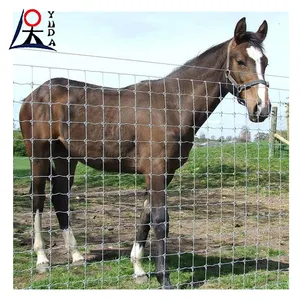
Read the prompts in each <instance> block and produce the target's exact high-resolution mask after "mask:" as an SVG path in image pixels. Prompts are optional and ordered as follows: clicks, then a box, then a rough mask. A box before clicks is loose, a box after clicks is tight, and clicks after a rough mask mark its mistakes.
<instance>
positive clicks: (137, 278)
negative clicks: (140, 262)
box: [134, 274, 149, 284]
mask: <svg viewBox="0 0 300 300" xmlns="http://www.w3.org/2000/svg"><path fill="white" fill-rule="evenodd" d="M134 280H135V283H137V284H145V283H148V282H149V278H148V276H147V275H146V274H145V275H139V276H136V275H134Z"/></svg>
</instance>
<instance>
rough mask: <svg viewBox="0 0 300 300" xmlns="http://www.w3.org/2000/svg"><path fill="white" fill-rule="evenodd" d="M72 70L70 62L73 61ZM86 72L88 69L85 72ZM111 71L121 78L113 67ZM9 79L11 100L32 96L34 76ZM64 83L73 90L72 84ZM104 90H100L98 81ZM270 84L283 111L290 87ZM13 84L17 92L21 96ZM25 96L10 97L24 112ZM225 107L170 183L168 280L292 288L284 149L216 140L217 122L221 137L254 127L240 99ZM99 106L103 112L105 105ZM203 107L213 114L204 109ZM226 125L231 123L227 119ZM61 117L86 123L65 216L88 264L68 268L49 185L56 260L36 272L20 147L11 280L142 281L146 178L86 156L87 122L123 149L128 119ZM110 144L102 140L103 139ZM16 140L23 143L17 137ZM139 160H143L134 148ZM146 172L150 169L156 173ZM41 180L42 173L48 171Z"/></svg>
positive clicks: (50, 244)
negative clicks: (136, 252) (137, 261)
mask: <svg viewBox="0 0 300 300" xmlns="http://www.w3.org/2000/svg"><path fill="white" fill-rule="evenodd" d="M15 66H16V67H21V66H22V67H25V68H26V67H28V68H31V69H30V70H31V72H32V73H31V75H32V74H33V69H34V68H38V67H39V66H25V65H15ZM41 68H48V69H50V70H51V69H52V68H49V67H41ZM53 69H56V68H53ZM61 69H63V68H61ZM67 70H70V69H69V68H67ZM80 71H83V72H85V71H86V70H80ZM94 72H96V71H94ZM50 73H51V72H50ZM105 73H109V72H100V74H102V76H104V75H105ZM111 74H116V75H120V74H119V73H113V72H111ZM126 75H132V76H133V79H134V81H135V80H136V76H137V75H136V74H126ZM147 77H149V76H147ZM151 77H152V76H151ZM149 78H150V77H149ZM29 81H30V82H29ZM191 82H193V81H191ZM118 83H120V82H118ZM13 84H14V90H15V95H14V98H15V99H17V98H18V99H21V94H22V93H23V91H24V90H25V88H27V89H28V90H29V91H30V93H32V92H33V89H34V88H35V87H36V85H37V83H36V82H35V80H34V79H33V76H32V78H31V79H30V80H28V78H24V79H23V81H21V80H20V79H16V80H14V82H13ZM67 87H68V88H69V89H70V88H72V86H66V88H67ZM23 88H24V90H23ZM52 88H54V85H52V86H51V85H49V93H52ZM73 88H74V87H73ZM18 89H20V90H18ZM79 90H80V91H81V92H82V93H83V95H84V96H83V99H84V100H85V101H84V103H83V104H82V105H79V106H78V107H80V108H82V109H85V113H86V115H87V112H88V109H90V112H89V114H90V115H94V114H97V112H98V111H96V110H97V109H101V107H102V106H101V105H90V104H89V103H88V101H87V100H88V96H87V92H88V91H89V89H88V88H86V89H85V88H84V87H82V89H81V88H80V89H79ZM100 90H103V89H101V88H100ZM105 90H106V88H105ZM121 90H122V88H120V87H119V88H118V91H119V92H120V91H121ZM274 90H277V91H278V98H277V99H273V102H274V103H275V104H277V105H278V106H279V108H280V107H281V106H282V105H284V104H285V102H284V101H282V100H281V98H282V96H281V93H283V94H284V93H285V92H288V90H285V89H276V88H274ZM16 91H18V93H19V94H18V96H17V95H16V94H17V92H16ZM138 92H139V91H138V90H136V89H135V90H134V91H133V97H136V95H137V94H138ZM152 94H153V95H154V94H157V93H155V92H154V91H150V92H149V97H150V98H151V95H152ZM158 94H160V93H158ZM161 94H162V93H161ZM172 94H173V93H172ZM32 95H33V94H32ZM119 95H120V93H119ZM163 95H164V97H162V99H166V95H167V93H166V91H164V94H163ZM175 95H178V97H180V98H181V99H182V98H183V97H184V96H186V94H185V93H184V92H183V93H182V94H181V93H180V92H178V94H176V93H175ZM25 96H27V94H26V95H24V97H25ZM191 96H192V97H194V100H195V101H196V99H197V95H195V94H194V93H193V94H192V95H191ZM24 97H23V98H24ZM205 97H206V98H207V101H210V98H209V96H208V95H205ZM103 99H104V96H103ZM135 99H136V98H135ZM68 100H70V99H68ZM121 100H122V97H121V96H120V97H119V103H122V102H121ZM230 100H232V101H230ZM21 103H22V101H17V100H14V106H15V108H16V109H19V106H20V104H21ZM35 103H37V101H36V100H35V99H32V102H31V105H32V106H31V109H32V111H34V104H35ZM150 103H151V102H150ZM46 105H49V109H50V107H51V105H52V107H53V104H52V103H51V102H50V103H48V104H46ZM65 107H66V108H67V109H68V112H70V110H71V108H72V104H71V103H70V101H68V104H67V105H65ZM103 107H106V108H112V107H113V106H111V105H109V103H108V104H107V105H106V104H105V105H103ZM273 107H275V106H273ZM128 108H130V106H126V105H125V104H124V105H120V109H128ZM220 108H221V111H220V112H214V114H217V116H218V118H217V121H218V123H216V125H212V126H211V125H207V126H203V127H202V129H204V130H206V133H207V136H206V140H207V144H206V145H205V146H203V147H198V148H197V147H194V148H193V149H192V150H191V153H190V156H189V160H188V161H187V163H186V164H185V165H184V166H183V167H182V168H181V169H180V170H179V171H178V172H177V173H176V175H175V177H174V180H173V182H172V184H171V185H170V187H169V188H168V190H167V192H168V207H169V209H170V215H171V220H172V221H171V224H170V232H171V234H170V237H168V241H169V245H170V249H169V252H168V254H167V257H168V259H169V260H170V264H169V265H170V271H171V272H172V273H171V274H172V276H173V279H172V281H175V285H176V286H177V288H187V287H188V288H198V287H200V286H203V287H204V288H205V287H206V288H222V289H224V288H225V289H226V288H239V289H241V288H244V289H245V288H251V289H253V288H277V289H280V288H283V289H286V288H288V278H287V271H288V269H289V263H288V153H285V152H284V151H281V150H280V152H279V153H278V154H277V155H274V156H273V158H272V160H271V159H270V157H269V156H268V154H269V151H270V147H269V143H268V140H267V139H266V138H264V139H263V140H259V139H258V140H256V141H253V139H248V138H246V139H245V141H244V142H243V143H241V142H236V141H234V142H233V143H231V144H226V143H225V142H223V141H222V140H221V141H220V143H219V144H218V145H214V146H212V145H210V144H209V143H208V141H209V138H208V134H209V131H210V129H211V128H214V129H217V130H218V132H220V134H222V135H225V134H224V132H225V130H226V129H231V130H233V131H234V132H236V131H237V130H240V129H242V126H240V125H239V124H248V123H246V120H247V119H246V118H247V117H248V116H247V113H246V112H243V113H242V112H239V111H238V108H239V109H240V108H242V109H244V107H241V106H239V104H238V103H237V102H236V101H235V99H234V98H232V99H227V100H226V101H222V102H221V104H220ZM147 109H148V110H149V111H150V109H153V108H152V107H151V105H150V106H149V108H147ZM162 110H164V111H167V109H166V108H162ZM278 111H279V112H280V109H279V110H278V109H276V114H278ZM173 112H174V113H185V112H190V113H195V110H188V109H186V108H182V109H181V110H180V109H175V110H174V111H173ZM102 113H103V115H104V109H103V111H102ZM204 113H207V114H210V113H212V112H211V111H209V110H206V111H205V112H204ZM16 119H17V118H16ZM228 119H231V120H233V123H228ZM31 121H32V122H31V124H32V125H33V126H38V125H39V124H44V122H43V121H36V120H31ZM134 121H135V122H134V124H133V125H134V126H135V130H136V128H137V126H138V125H141V124H139V122H138V121H137V119H136V107H135V113H134ZM47 122H48V123H49V124H50V126H53V125H54V124H55V122H56V121H53V120H51V119H50V120H49V121H47ZM226 123H227V124H232V125H225V124H226ZM65 124H66V125H68V127H69V126H72V125H74V124H77V125H78V124H82V126H85V127H84V128H85V138H84V139H82V140H78V141H76V140H75V139H72V138H69V140H68V143H72V142H73V143H74V142H81V143H86V150H85V153H83V156H82V157H80V158H81V160H82V162H83V164H80V165H79V166H78V169H77V173H76V174H75V186H74V187H75V189H73V190H71V191H70V190H68V191H67V193H65V195H67V196H68V200H69V210H68V214H69V215H70V217H71V219H72V221H71V222H72V223H73V225H74V228H73V231H74V233H76V237H77V238H78V240H77V242H78V246H79V248H80V250H81V251H82V253H83V256H84V258H85V262H84V264H83V265H82V266H77V267H76V266H72V264H71V262H70V255H71V254H70V253H69V252H68V253H67V255H68V257H67V258H66V257H65V255H62V254H66V250H65V249H64V245H63V244H62V242H61V241H60V240H61V237H60V236H59V235H60V230H59V228H58V226H57V222H56V219H55V214H54V212H53V208H52V204H51V201H50V200H51V197H52V196H53V195H55V193H54V192H53V191H52V189H51V187H50V185H49V182H47V185H46V191H45V197H46V203H45V208H44V215H43V216H44V229H43V230H42V233H43V235H44V237H45V238H46V246H45V250H46V251H47V254H49V255H50V258H51V259H50V264H49V273H48V274H40V275H38V276H37V275H36V273H35V272H36V269H35V263H36V257H35V254H34V249H33V234H32V233H33V223H34V222H35V220H33V215H32V212H31V209H32V208H31V205H32V202H30V201H28V199H29V198H30V197H33V195H34V192H33V191H29V187H30V182H31V179H32V175H31V174H30V170H29V162H28V159H27V158H25V157H23V156H21V155H20V154H15V155H14V243H15V244H14V287H15V288H29V289H35V288H50V289H52V288H77V289H78V288H79V289H89V288H98V289H99V288H115V289H116V288H127V289H128V288H137V286H136V285H134V283H133V282H132V267H131V265H130V258H129V257H130V250H131V246H132V241H133V240H134V233H135V230H136V229H137V228H138V226H139V225H138V224H139V222H138V221H139V216H140V214H141V213H142V211H143V209H144V208H143V203H144V201H145V199H146V198H145V197H144V195H145V190H144V182H143V178H142V177H141V175H139V174H138V173H137V171H136V170H135V173H134V174H132V175H128V174H123V173H121V172H120V170H119V171H117V172H116V173H107V172H101V171H94V170H93V169H92V168H90V167H89V166H88V164H87V159H90V160H97V159H100V160H101V159H102V160H103V161H104V159H109V157H107V155H106V154H105V152H103V153H102V155H101V156H99V157H96V158H94V157H90V156H88V155H87V153H88V150H87V145H88V143H89V142H102V140H101V139H91V138H89V136H88V135H89V127H90V128H91V127H92V126H95V125H99V124H102V125H103V126H105V125H109V124H110V125H111V124H113V125H116V126H117V127H118V128H117V130H118V132H119V138H118V139H117V140H116V147H118V148H119V149H120V147H121V146H120V145H121V143H122V142H132V141H131V140H129V139H122V138H121V136H122V131H121V126H124V125H126V124H130V123H128V121H124V120H123V121H122V120H121V119H119V120H118V122H116V123H110V122H107V121H105V118H104V121H103V122H102V123H99V122H98V121H97V120H96V121H91V122H87V116H85V118H84V119H82V121H78V122H76V121H74V120H72V117H71V114H70V113H68V120H66V122H65ZM276 125H277V122H275V127H276ZM279 125H281V124H279ZM33 126H32V130H33ZM163 126H166V124H164V125H163ZM253 126H256V127H252V128H251V132H255V133H257V134H259V133H268V132H269V127H268V124H267V123H264V124H261V125H260V124H255V125H253ZM264 126H265V127H264ZM272 126H274V125H272ZM159 127H161V126H157V128H159ZM278 127H279V126H278ZM35 128H36V127H35ZM178 130H182V126H181V125H180V126H178ZM269 136H270V135H269ZM41 140H43V139H41ZM46 140H47V141H49V142H50V143H54V142H55V139H53V138H52V137H51V138H50V139H47V138H46ZM21 141H22V137H21V136H20V132H19V131H18V130H16V131H15V132H14V143H18V142H21ZM111 141H112V140H108V139H107V140H104V139H103V143H105V142H107V143H109V142H111ZM148 142H149V143H152V144H153V145H154V146H155V144H159V143H164V142H165V141H153V140H152V139H150V141H148ZM179 142H180V143H181V142H182V141H181V140H180V141H179ZM18 146H20V145H19V144H18ZM51 147H52V146H51ZM52 151H53V148H51V149H50V156H49V157H45V158H43V159H44V160H50V161H53V160H55V159H61V158H62V157H59V156H55V155H53V154H52ZM18 153H19V152H18ZM127 155H128V154H127V153H124V154H122V155H121V154H120V156H119V157H118V158H117V159H119V160H120V161H121V160H122V159H124V158H128V157H127ZM38 158H39V157H37V156H35V155H34V153H33V155H32V157H30V159H31V162H32V161H34V160H35V159H38ZM151 158H152V157H151ZM163 158H164V159H167V158H168V155H167V154H166V153H164V154H163ZM67 159H68V161H70V160H72V157H71V154H70V148H69V149H68V156H67ZM135 159H139V156H138V154H137V153H136V154H135ZM180 159H181V157H180ZM41 160H42V159H41ZM101 163H102V162H101ZM148 175H149V176H153V174H152V173H151V172H150V173H149V174H148ZM167 175H168V174H167V173H165V174H164V176H167ZM40 177H41V178H42V176H40ZM57 177H59V176H58V175H56V174H55V173H52V171H51V172H50V175H49V176H47V179H49V181H50V183H51V182H53V181H54V180H55V179H56V178H57ZM66 177H67V178H68V180H70V178H72V175H71V172H70V170H68V174H67V175H66ZM68 184H69V183H68ZM71 208H72V209H71ZM155 242H156V241H155V238H154V236H153V235H152V234H151V233H150V240H149V242H147V244H146V250H145V254H144V255H143V257H144V267H145V269H146V271H147V274H148V275H149V277H151V276H152V274H153V269H154V265H153V262H152V260H153V258H154V257H155V256H156V253H154V252H153V251H154V250H153V248H154V247H152V245H153V244H154V243H155ZM142 288H148V289H150V288H157V286H156V285H155V280H154V282H153V280H150V281H149V282H147V283H145V284H144V285H143V286H142Z"/></svg>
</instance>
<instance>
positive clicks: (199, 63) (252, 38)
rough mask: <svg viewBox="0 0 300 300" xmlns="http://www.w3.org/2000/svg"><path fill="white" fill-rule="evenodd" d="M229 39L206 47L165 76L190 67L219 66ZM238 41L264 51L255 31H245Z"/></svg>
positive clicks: (223, 58)
mask: <svg viewBox="0 0 300 300" xmlns="http://www.w3.org/2000/svg"><path fill="white" fill-rule="evenodd" d="M231 40H232V39H229V40H227V41H225V42H223V43H220V44H218V45H214V46H212V47H210V48H208V49H207V50H206V51H204V52H203V53H201V54H200V55H197V56H196V57H194V58H192V59H190V60H188V61H187V62H186V63H185V64H183V65H182V66H180V67H177V68H175V69H174V70H173V71H172V72H171V73H170V74H169V75H168V76H167V77H173V76H174V75H175V74H178V73H181V71H184V70H186V69H187V68H190V67H199V68H214V67H215V66H221V65H222V63H223V64H224V63H225V61H226V56H227V45H228V44H229V42H230V41H231ZM240 42H241V43H243V42H248V43H249V44H250V46H253V47H255V48H258V49H260V50H261V51H262V52H264V47H263V41H262V39H261V38H260V37H259V35H258V34H257V33H254V32H249V31H247V32H246V33H245V34H244V35H243V36H242V37H241V38H240ZM225 49H226V50H225Z"/></svg>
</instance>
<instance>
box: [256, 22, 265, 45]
mask: <svg viewBox="0 0 300 300" xmlns="http://www.w3.org/2000/svg"><path fill="white" fill-rule="evenodd" d="M256 33H257V34H258V35H259V36H260V38H261V39H262V41H263V40H264V39H265V38H266V36H267V33H268V23H267V21H266V20H264V21H263V22H262V24H261V25H260V26H259V28H258V30H257V32H256Z"/></svg>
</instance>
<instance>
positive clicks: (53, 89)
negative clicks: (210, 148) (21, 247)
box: [20, 18, 271, 288]
mask: <svg viewBox="0 0 300 300" xmlns="http://www.w3.org/2000/svg"><path fill="white" fill-rule="evenodd" d="M266 35H267V22H266V21H264V22H263V23H262V24H261V26H260V27H259V29H258V31H257V32H248V31H246V20H245V18H243V19H241V20H240V21H239V22H238V23H237V25H236V27H235V31H234V37H233V38H231V39H230V40H227V41H225V42H223V43H221V44H219V45H217V46H214V47H212V48H210V49H208V50H207V51H206V52H204V53H203V54H201V55H199V56H197V57H195V58H193V59H191V60H190V61H188V62H187V63H185V64H184V65H183V66H181V67H179V68H177V69H176V70H174V71H173V72H172V73H171V74H169V75H168V76H166V77H164V78H162V79H159V80H149V81H143V82H140V83H137V84H134V85H131V86H127V87H125V88H122V89H113V88H108V87H103V86H97V85H92V84H88V83H85V82H79V81H75V80H70V79H66V78H54V79H50V80H49V81H47V82H45V83H44V84H43V85H41V86H40V87H38V88H37V89H36V90H35V91H34V92H32V93H31V94H30V95H29V96H28V97H27V98H26V99H25V100H24V103H23V105H22V107H21V111H20V125H21V130H22V134H23V137H24V142H25V145H26V150H27V154H28V156H29V157H30V158H31V170H32V186H31V187H32V188H31V196H32V200H33V206H32V207H33V218H34V233H35V240H34V250H35V251H36V254H37V266H36V267H37V271H39V272H43V271H46V269H48V267H49V260H48V258H47V256H46V254H45V250H44V243H43V239H42V236H41V219H42V212H43V207H44V200H45V183H46V180H47V179H48V180H50V182H51V184H52V194H51V197H52V198H51V200H52V203H53V206H54V208H55V211H56V214H57V218H58V221H59V225H60V228H61V229H62V232H63V237H64V240H65V245H66V247H67V249H68V250H69V251H70V253H71V255H72V260H73V263H78V262H81V261H83V260H84V259H83V256H82V255H81V254H80V252H79V251H78V250H77V246H76V240H75V238H74V235H73V233H72V229H71V227H70V222H69V215H68V210H69V206H68V205H69V197H70V189H71V187H72V184H73V180H74V174H75V169H76V165H77V163H78V162H81V163H83V164H86V165H88V166H91V167H93V168H95V169H98V170H104V171H114V172H127V173H135V174H137V173H139V174H143V175H144V176H145V182H146V188H147V190H148V194H149V198H148V200H147V201H146V202H145V205H144V206H145V207H144V212H143V214H142V216H141V221H140V225H139V227H138V231H137V234H136V241H135V243H134V245H133V248H132V251H131V261H132V263H133V265H134V276H135V278H136V279H137V281H144V280H146V279H147V275H146V273H145V271H144V270H143V269H142V266H141V259H142V257H143V250H144V246H145V243H146V240H147V236H148V233H149V229H150V226H152V227H153V228H154V232H155V240H156V250H157V254H156V257H157V258H156V276H157V279H158V281H159V283H160V284H161V286H162V287H163V288H171V287H172V285H171V283H170V279H169V271H168V265H167V259H166V253H167V237H168V231H169V216H168V209H167V200H166V188H167V186H168V184H169V183H170V181H171V180H172V178H173V176H174V173H175V171H176V169H178V168H179V167H181V166H182V165H183V164H184V163H185V162H186V161H187V159H188V156H189V152H190V150H191V148H192V145H193V140H194V136H195V134H196V132H197V131H198V129H199V128H200V127H201V126H202V124H203V123H204V122H205V121H206V120H207V118H208V117H209V116H210V115H211V113H212V112H213V111H214V110H215V108H216V107H217V106H218V104H219V103H220V101H221V100H222V99H223V98H224V97H225V96H226V95H227V94H228V93H232V94H233V95H234V96H236V97H237V99H238V101H239V103H241V104H243V105H245V106H246V108H247V110H248V114H249V119H250V120H251V121H253V122H262V121H264V120H265V119H266V118H267V117H268V115H269V113H270V108H271V104H270V101H269V97H268V83H267V82H266V81H265V79H264V73H265V69H266V66H267V58H266V56H265V54H264V49H263V46H262V42H263V41H264V39H265V37H266Z"/></svg>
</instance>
